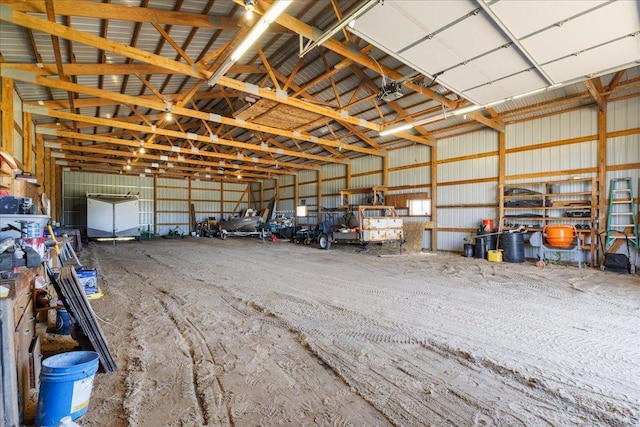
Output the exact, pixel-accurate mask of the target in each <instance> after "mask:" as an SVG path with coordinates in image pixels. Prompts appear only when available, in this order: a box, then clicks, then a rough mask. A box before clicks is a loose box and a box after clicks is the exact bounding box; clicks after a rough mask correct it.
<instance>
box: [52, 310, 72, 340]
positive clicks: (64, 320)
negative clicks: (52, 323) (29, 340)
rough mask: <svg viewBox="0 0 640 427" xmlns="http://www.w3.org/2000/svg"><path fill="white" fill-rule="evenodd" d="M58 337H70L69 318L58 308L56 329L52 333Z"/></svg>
mask: <svg viewBox="0 0 640 427" xmlns="http://www.w3.org/2000/svg"><path fill="white" fill-rule="evenodd" d="M53 332H54V333H56V334H58V335H70V334H71V316H69V312H68V311H67V310H66V309H64V308H60V309H58V310H57V313H56V329H55V330H54V331H53Z"/></svg>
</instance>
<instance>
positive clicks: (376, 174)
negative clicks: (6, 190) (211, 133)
mask: <svg viewBox="0 0 640 427" xmlns="http://www.w3.org/2000/svg"><path fill="white" fill-rule="evenodd" d="M597 122H598V113H597V110H595V108H588V109H581V110H578V111H572V112H567V113H563V114H559V115H556V116H550V117H545V118H541V119H536V120H532V121H527V122H522V123H516V124H512V125H509V126H507V127H506V131H505V134H506V135H505V139H506V149H507V153H506V163H505V173H506V179H507V180H512V181H513V180H514V177H516V178H517V176H522V175H526V174H539V175H538V176H537V177H533V178H527V179H525V178H520V179H516V180H515V182H518V181H522V182H526V181H540V180H543V179H545V178H544V177H545V176H553V179H564V178H571V177H572V176H576V175H577V176H584V177H588V176H594V175H595V174H596V169H597V166H598V164H597V145H598V144H597V132H598V129H597ZM638 127H640V99H638V98H633V99H630V100H624V101H619V102H612V103H609V105H608V112H607V132H608V134H609V135H610V137H609V138H608V139H607V164H608V166H609V167H611V169H615V170H612V171H611V172H609V173H608V174H607V182H608V180H609V179H611V178H614V177H627V176H628V177H631V178H632V182H633V185H634V195H635V197H638V186H639V185H640V169H639V168H637V167H629V166H628V165H634V164H637V163H640V135H639V134H637V133H636V134H632V135H625V134H615V132H622V131H626V130H630V129H636V128H638ZM575 138H582V139H585V140H584V141H580V142H573V143H566V140H571V139H575ZM563 141H564V142H563ZM559 142H563V143H559ZM556 143H557V144H556ZM545 144H546V145H545ZM498 148H499V147H498V133H497V132H495V131H493V130H485V131H481V132H474V133H471V134H467V135H461V136H458V137H454V138H447V139H442V140H440V141H438V142H437V155H438V157H437V159H436V161H437V162H438V165H437V168H438V173H437V177H438V194H437V196H438V228H439V229H441V231H439V232H438V236H437V237H438V249H439V250H452V251H462V248H463V243H464V238H465V237H467V236H469V235H470V233H471V231H470V230H474V229H476V228H477V227H479V226H480V224H481V223H482V220H483V219H485V218H492V219H494V222H495V224H497V223H498V218H497V205H498V175H499V163H498V161H499V159H498ZM387 155H388V168H389V177H388V178H389V180H388V183H387V185H388V187H389V188H390V190H389V191H390V192H391V193H402V192H413V191H425V190H426V189H427V188H428V186H429V184H430V176H431V166H430V165H429V164H430V162H431V161H432V159H431V157H430V156H431V150H430V148H429V147H426V146H421V145H412V146H410V147H406V148H403V149H398V150H393V151H390V152H389V153H388V154H387ZM428 163H429V164H428ZM350 164H351V176H352V179H351V183H347V182H346V165H336V164H329V165H324V166H322V167H321V170H320V171H321V176H322V189H321V191H322V193H323V198H322V200H318V197H317V196H318V194H317V191H318V172H317V171H315V170H303V171H300V172H299V173H298V190H299V194H298V199H299V201H300V203H302V202H304V203H305V204H306V205H308V206H309V210H310V213H311V215H310V216H309V217H308V218H306V219H304V220H301V221H300V223H310V224H315V223H316V222H317V221H318V218H317V214H316V213H317V211H318V206H320V207H325V208H334V207H337V206H339V204H340V200H339V197H338V196H337V193H338V191H339V190H341V189H345V188H367V187H372V186H375V185H382V183H383V182H382V164H383V161H382V158H380V157H373V156H363V157H360V158H357V159H353V160H351V163H350ZM420 164H424V165H423V166H418V167H414V168H406V166H409V165H420ZM625 165H627V166H625ZM278 179H279V186H280V187H281V194H280V195H279V197H280V198H281V200H282V201H281V204H280V206H279V207H278V209H279V210H293V209H294V208H295V206H293V204H294V198H295V194H294V193H293V192H294V177H293V176H282V177H279V178H278ZM159 181H160V180H159ZM178 181H180V183H177V182H174V183H173V184H175V186H176V187H177V186H178V185H177V184H179V185H181V186H182V191H180V189H177V188H176V189H166V190H165V191H166V193H163V195H162V196H160V195H159V196H158V197H159V198H164V199H173V198H175V199H176V201H175V203H174V202H171V201H169V200H166V203H165V204H163V209H164V210H167V211H169V210H176V211H180V212H184V213H176V215H175V217H171V216H170V214H169V213H168V212H167V214H166V218H163V221H166V222H167V223H169V222H171V221H175V222H182V221H185V222H186V223H188V212H189V207H188V206H184V202H180V200H179V198H180V197H184V199H182V200H188V194H185V190H184V189H185V188H187V184H186V181H181V180H178ZM163 182H164V181H163ZM168 182H171V181H168ZM394 187H404V188H402V189H400V190H394V189H393V188H394ZM264 188H265V189H266V190H265V191H264V197H265V200H268V199H269V198H270V197H271V195H272V192H273V189H274V188H275V184H274V183H269V182H265V183H264ZM117 189H120V191H124V192H125V193H126V192H127V191H130V189H132V190H131V191H137V192H140V194H141V207H142V208H141V210H144V212H141V225H144V224H148V223H152V220H153V212H152V210H153V209H152V206H153V181H152V179H151V178H138V177H124V176H118V175H99V174H83V173H77V172H68V171H67V172H65V174H64V207H63V209H64V213H63V218H64V222H65V224H68V225H70V226H79V227H83V226H84V224H85V223H86V218H85V216H86V201H85V199H84V195H85V194H86V192H87V191H90V192H105V193H111V192H117ZM192 189H193V190H192V194H191V197H192V198H194V199H197V203H198V208H197V209H196V211H197V212H199V214H200V213H201V214H202V215H205V214H206V211H208V210H210V211H212V212H219V211H220V206H219V205H216V200H218V201H219V198H216V197H215V194H216V192H218V193H219V191H220V187H219V184H217V183H205V182H204V181H203V182H200V183H199V184H196V183H195V182H193V183H192ZM246 189H247V187H246V185H244V184H227V183H225V184H224V185H223V191H224V200H225V203H224V206H223V208H224V212H225V214H226V215H229V214H231V213H233V212H234V208H238V207H239V208H240V209H242V208H246V207H248V205H247V203H246V201H247V198H248V197H247V196H248V194H247V193H246V192H245V190H246ZM269 189H272V190H269ZM252 191H253V193H252V197H253V199H256V197H255V195H256V193H257V194H259V185H257V184H254V185H253V186H252ZM270 191H271V193H270ZM187 193H188V192H187ZM209 196H211V199H212V200H211V201H207V200H205V199H207V198H208V197H209ZM362 198H364V199H363V200H361V201H359V202H358V201H354V203H364V202H366V200H365V199H366V195H362ZM82 203H84V206H85V207H84V210H83V207H82ZM159 210H160V208H159ZM236 210H237V209H236ZM412 220H413V219H412ZM158 223H159V224H160V223H161V221H160V220H159V221H158ZM425 244H426V243H425ZM527 256H532V254H531V253H527Z"/></svg>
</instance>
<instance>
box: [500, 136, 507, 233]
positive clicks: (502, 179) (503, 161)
mask: <svg viewBox="0 0 640 427" xmlns="http://www.w3.org/2000/svg"><path fill="white" fill-rule="evenodd" d="M506 160H507V147H506V134H505V133H504V132H498V231H499V232H501V231H502V227H503V224H502V221H503V219H504V203H503V201H502V200H501V198H502V194H503V192H502V191H501V190H502V187H503V186H504V183H505V176H506V173H505V170H506Z"/></svg>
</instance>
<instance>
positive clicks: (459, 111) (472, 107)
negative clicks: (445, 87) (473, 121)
mask: <svg viewBox="0 0 640 427" xmlns="http://www.w3.org/2000/svg"><path fill="white" fill-rule="evenodd" d="M483 108H484V107H483V106H482V105H469V106H468V107H464V108H458V109H455V110H453V111H452V112H451V114H452V115H454V116H459V115H461V114H468V113H472V112H474V111H478V110H482V109H483Z"/></svg>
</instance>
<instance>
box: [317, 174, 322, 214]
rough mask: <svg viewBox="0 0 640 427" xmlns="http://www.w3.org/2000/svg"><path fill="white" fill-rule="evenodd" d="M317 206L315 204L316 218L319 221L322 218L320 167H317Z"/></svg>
mask: <svg viewBox="0 0 640 427" xmlns="http://www.w3.org/2000/svg"><path fill="white" fill-rule="evenodd" d="M317 194H318V206H316V208H317V213H318V216H317V219H318V222H320V220H321V219H322V169H320V168H318V191H317Z"/></svg>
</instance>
